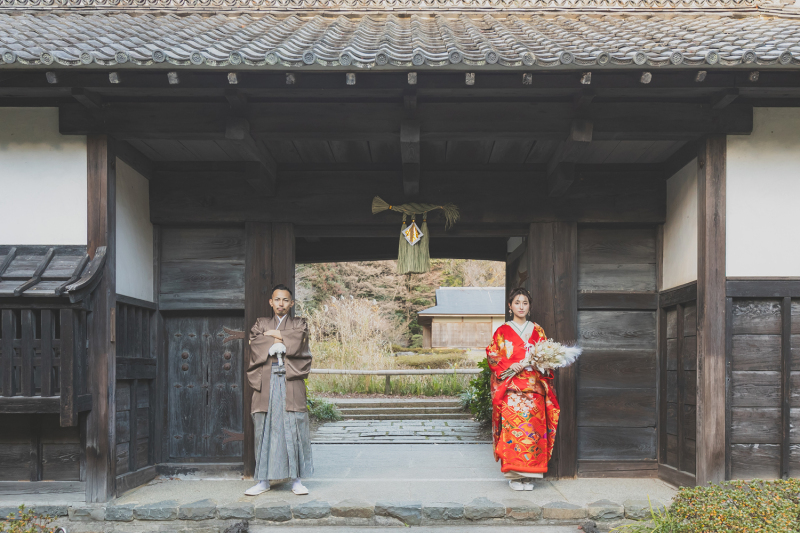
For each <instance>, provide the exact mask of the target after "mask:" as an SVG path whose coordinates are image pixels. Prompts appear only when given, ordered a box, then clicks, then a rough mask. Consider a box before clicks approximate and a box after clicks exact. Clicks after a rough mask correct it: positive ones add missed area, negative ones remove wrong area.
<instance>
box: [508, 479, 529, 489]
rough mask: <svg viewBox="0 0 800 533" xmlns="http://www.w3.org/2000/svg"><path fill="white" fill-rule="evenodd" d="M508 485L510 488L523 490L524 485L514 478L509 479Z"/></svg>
mask: <svg viewBox="0 0 800 533" xmlns="http://www.w3.org/2000/svg"><path fill="white" fill-rule="evenodd" d="M508 486H509V487H511V490H525V485H524V484H523V483H522V482H521V481H517V480H516V479H509V480H508Z"/></svg>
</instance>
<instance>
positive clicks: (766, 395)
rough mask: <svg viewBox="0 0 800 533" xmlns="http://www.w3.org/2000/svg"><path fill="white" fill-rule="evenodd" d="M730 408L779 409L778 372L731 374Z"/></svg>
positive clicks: (779, 377) (779, 385) (779, 378)
mask: <svg viewBox="0 0 800 533" xmlns="http://www.w3.org/2000/svg"><path fill="white" fill-rule="evenodd" d="M731 393H732V398H731V406H732V407H776V408H777V407H780V401H781V373H780V372H732V380H731Z"/></svg>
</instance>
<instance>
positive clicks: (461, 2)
mask: <svg viewBox="0 0 800 533" xmlns="http://www.w3.org/2000/svg"><path fill="white" fill-rule="evenodd" d="M790 3H791V2H790ZM767 5H776V6H780V3H777V4H773V3H772V0H0V6H3V9H17V10H28V11H34V10H42V11H52V10H59V9H60V10H71V11H77V10H83V11H107V10H113V11H121V10H126V11H128V10H136V11H178V12H187V11H194V12H224V11H229V12H244V11H251V12H258V11H274V10H276V9H277V10H287V11H309V10H326V11H336V10H339V11H347V12H351V11H386V10H390V11H398V10H402V11H448V10H455V11H465V10H487V11H488V10H492V11H497V10H525V9H537V10H541V9H545V10H554V11H559V10H570V11H571V10H576V9H577V10H601V11H602V10H625V11H630V10H639V9H641V10H647V11H653V10H660V9H663V10H668V11H676V10H687V9H721V10H725V11H730V10H741V9H754V8H757V7H761V6H767Z"/></svg>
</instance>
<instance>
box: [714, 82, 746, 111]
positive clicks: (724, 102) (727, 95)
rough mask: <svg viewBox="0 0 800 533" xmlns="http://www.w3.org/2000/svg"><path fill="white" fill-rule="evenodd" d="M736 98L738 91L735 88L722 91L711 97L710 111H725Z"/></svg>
mask: <svg viewBox="0 0 800 533" xmlns="http://www.w3.org/2000/svg"><path fill="white" fill-rule="evenodd" d="M737 98H739V89H737V88H735V87H731V88H728V89H724V90H722V91H720V92H718V93H717V94H715V95H714V96H712V97H711V109H725V108H726V107H728V106H729V105H730V104H732V103H733V101H734V100H736V99H737Z"/></svg>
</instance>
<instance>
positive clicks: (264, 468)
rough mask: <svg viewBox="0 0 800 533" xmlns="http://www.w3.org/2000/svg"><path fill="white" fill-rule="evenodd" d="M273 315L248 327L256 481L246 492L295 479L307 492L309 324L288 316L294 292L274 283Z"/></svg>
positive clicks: (301, 491) (302, 491)
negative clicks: (304, 481)
mask: <svg viewBox="0 0 800 533" xmlns="http://www.w3.org/2000/svg"><path fill="white" fill-rule="evenodd" d="M269 305H270V307H272V311H273V314H274V315H273V317H272V318H259V319H257V320H256V323H255V325H254V326H253V327H252V328H251V330H250V361H249V362H248V363H249V364H248V366H247V380H248V381H249V383H250V386H251V387H253V403H252V409H251V413H252V417H253V423H254V425H255V444H256V449H255V452H256V470H255V473H254V474H253V479H255V480H256V481H258V483H257V484H256V485H254V486H253V487H250V488H249V489H247V490H246V491H245V494H246V495H248V496H257V495H259V494H261V493H264V492H267V491H268V490H269V488H270V485H269V482H270V480H282V479H294V484H293V485H292V492H294V493H295V494H297V495H304V494H308V489H307V488H306V487H304V486H303V483H302V481H301V478H304V477H307V476H310V475H311V474H313V473H314V465H313V462H312V460H311V440H310V438H309V423H308V412H307V410H306V386H305V382H304V381H303V380H304V379H305V378H307V377H308V372H309V370H311V352H309V350H308V325H307V324H306V321H305V319H303V318H294V317H291V316H289V311H290V310H291V309H292V307H293V306H294V300H293V298H292V291H291V290H289V288H288V287H286V286H285V285H276V286H275V288H273V289H272V298H270V300H269Z"/></svg>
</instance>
